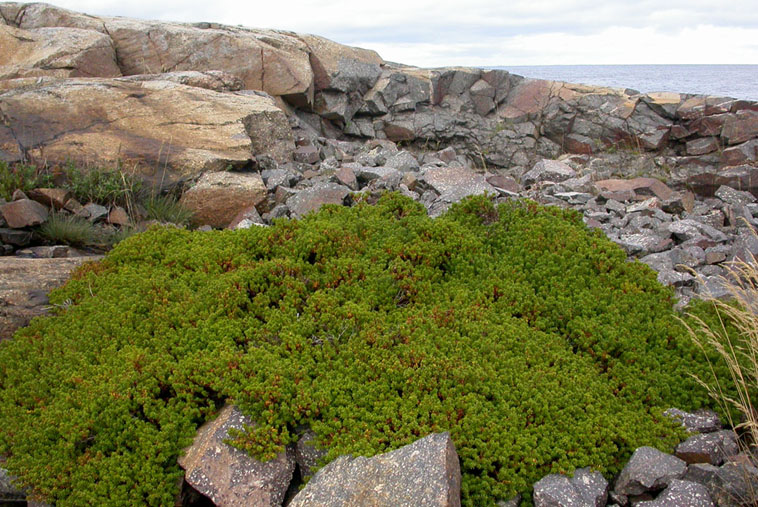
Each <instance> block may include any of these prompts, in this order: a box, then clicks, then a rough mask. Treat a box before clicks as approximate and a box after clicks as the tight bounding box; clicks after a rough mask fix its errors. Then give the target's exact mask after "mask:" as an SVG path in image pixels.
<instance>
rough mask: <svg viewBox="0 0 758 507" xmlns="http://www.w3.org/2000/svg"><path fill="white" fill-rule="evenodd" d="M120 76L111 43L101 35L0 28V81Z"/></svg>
mask: <svg viewBox="0 0 758 507" xmlns="http://www.w3.org/2000/svg"><path fill="white" fill-rule="evenodd" d="M120 75H121V70H120V69H119V67H118V65H117V64H116V53H115V51H114V49H113V46H112V45H111V40H110V38H109V37H108V36H107V35H104V34H102V33H100V32H95V31H92V30H81V29H78V28H35V29H32V30H22V29H19V28H14V27H12V26H7V25H0V79H13V78H23V77H35V78H36V77H42V76H49V77H118V76H120Z"/></svg>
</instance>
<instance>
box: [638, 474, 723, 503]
mask: <svg viewBox="0 0 758 507" xmlns="http://www.w3.org/2000/svg"><path fill="white" fill-rule="evenodd" d="M637 506H638V507H713V501H712V500H711V495H710V493H708V489H706V487H705V486H703V485H702V484H698V483H696V482H688V481H680V480H677V479H673V480H672V481H671V484H669V487H667V488H666V489H665V490H664V491H663V493H661V494H660V495H658V497H657V498H656V499H655V500H651V501H648V502H639V503H637Z"/></svg>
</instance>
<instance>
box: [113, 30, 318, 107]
mask: <svg viewBox="0 0 758 507" xmlns="http://www.w3.org/2000/svg"><path fill="white" fill-rule="evenodd" d="M104 23H105V27H106V28H107V30H108V34H109V35H110V36H111V38H112V39H113V44H114V46H115V47H116V49H117V51H118V56H119V62H120V63H121V68H122V70H123V73H124V74H125V75H131V74H154V73H163V72H172V71H179V70H196V71H207V70H222V71H225V72H228V73H230V74H233V75H235V76H237V77H239V78H240V79H242V81H243V82H244V84H245V88H247V89H251V90H263V91H265V92H268V93H270V94H271V95H277V96H284V97H293V98H297V99H298V100H300V101H303V102H308V101H309V100H311V99H312V87H313V72H312V71H311V66H310V63H309V60H308V49H307V47H306V45H305V44H304V43H303V42H302V41H300V40H299V39H297V38H296V37H294V36H293V34H289V33H285V32H278V31H275V30H254V29H247V28H237V27H230V26H223V25H217V24H215V23H197V24H195V25H185V24H179V23H165V22H154V21H141V20H135V19H126V18H106V19H104Z"/></svg>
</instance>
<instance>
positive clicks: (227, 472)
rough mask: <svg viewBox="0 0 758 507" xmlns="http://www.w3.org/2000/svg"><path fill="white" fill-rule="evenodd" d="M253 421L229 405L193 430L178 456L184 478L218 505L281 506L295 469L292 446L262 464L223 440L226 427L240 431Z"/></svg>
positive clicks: (227, 431) (226, 430) (226, 436)
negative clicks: (184, 449)
mask: <svg viewBox="0 0 758 507" xmlns="http://www.w3.org/2000/svg"><path fill="white" fill-rule="evenodd" d="M251 424H253V422H252V421H251V420H250V418H249V417H247V416H245V415H243V414H242V413H241V412H240V411H239V409H238V408H237V407H235V406H233V405H227V406H225V407H224V408H222V409H221V412H220V413H219V415H218V417H216V419H214V420H212V421H208V422H207V423H205V424H204V425H203V426H201V427H200V429H199V430H198V432H197V435H196V436H195V441H194V442H193V444H192V446H191V447H190V448H188V449H187V450H186V454H185V455H184V456H182V457H181V458H179V466H181V467H182V468H184V470H185V471H186V473H185V476H184V478H185V480H186V481H187V482H188V483H189V484H190V485H191V486H192V487H193V488H195V489H196V490H197V491H199V492H200V493H202V494H203V495H205V496H207V497H208V498H210V499H211V500H212V501H213V503H214V504H216V505H218V506H232V505H234V506H253V507H263V506H266V507H268V506H274V505H281V504H282V502H283V501H284V495H285V493H286V492H287V488H288V487H289V483H290V480H291V479H292V474H293V472H294V471H295V457H294V452H293V451H292V449H288V450H287V451H286V452H282V453H280V454H279V455H277V456H276V458H274V459H272V460H271V461H267V462H265V463H262V462H260V461H258V460H256V459H253V458H251V457H250V456H248V455H247V453H245V452H244V451H241V450H239V449H237V448H235V447H232V446H231V445H229V444H226V443H224V440H227V439H228V438H229V430H230V429H231V428H235V429H238V430H241V429H242V428H243V427H244V426H246V425H251Z"/></svg>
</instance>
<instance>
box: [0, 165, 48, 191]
mask: <svg viewBox="0 0 758 507" xmlns="http://www.w3.org/2000/svg"><path fill="white" fill-rule="evenodd" d="M52 180H53V178H52V175H51V174H50V173H49V172H48V171H47V170H45V169H40V168H38V167H35V166H32V165H23V164H17V165H12V166H9V165H8V164H7V163H5V162H2V161H0V198H2V199H5V200H6V201H9V200H10V199H11V196H12V195H13V192H15V191H16V190H19V189H20V190H22V191H24V192H28V191H29V190H32V189H34V188H38V187H48V186H50V185H51V184H52Z"/></svg>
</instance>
